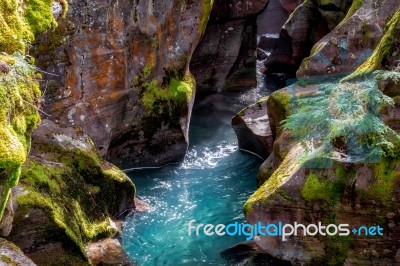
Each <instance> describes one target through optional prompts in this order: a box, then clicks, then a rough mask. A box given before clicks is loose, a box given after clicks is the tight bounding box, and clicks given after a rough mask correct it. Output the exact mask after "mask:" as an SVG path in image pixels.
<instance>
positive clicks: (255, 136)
mask: <svg viewBox="0 0 400 266" xmlns="http://www.w3.org/2000/svg"><path fill="white" fill-rule="evenodd" d="M267 99H268V97H265V98H263V99H261V100H259V101H258V102H257V103H255V104H253V105H250V106H249V107H246V108H244V109H243V110H242V111H240V112H239V113H238V114H237V115H236V116H235V117H234V118H233V119H232V127H233V130H235V133H236V135H237V137H238V141H239V149H241V150H244V151H247V152H251V153H254V154H256V155H258V156H259V157H261V158H262V159H264V160H265V159H267V157H268V156H269V155H270V154H271V152H272V149H273V148H272V146H273V137H272V131H271V128H270V125H269V118H268V113H267Z"/></svg>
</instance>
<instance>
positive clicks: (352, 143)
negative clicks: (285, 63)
mask: <svg viewBox="0 0 400 266" xmlns="http://www.w3.org/2000/svg"><path fill="white" fill-rule="evenodd" d="M294 86H296V85H294ZM383 105H385V106H393V105H394V101H393V99H392V98H390V97H388V96H386V95H384V94H383V93H382V92H381V91H380V90H379V89H378V85H377V80H376V79H366V80H363V81H358V82H345V83H339V82H330V83H323V84H321V85H319V86H318V90H317V91H316V92H315V93H314V94H312V95H306V96H299V97H296V95H293V97H292V100H291V107H292V110H291V115H290V116H289V117H288V118H287V119H286V120H284V121H283V122H282V125H283V128H284V129H287V130H289V131H290V132H291V133H292V135H293V136H294V138H295V139H296V140H297V141H298V142H300V143H302V144H303V146H304V147H306V151H307V152H306V154H305V155H304V158H303V159H305V160H309V159H311V158H314V159H318V158H328V159H333V158H336V159H337V156H340V157H341V159H343V160H346V161H348V162H377V161H379V160H380V158H381V156H396V155H397V154H398V152H399V147H400V137H399V135H398V134H397V133H396V132H395V131H394V130H392V129H391V128H390V127H388V126H387V125H385V124H384V123H383V121H382V120H381V119H380V107H381V106H383Z"/></svg>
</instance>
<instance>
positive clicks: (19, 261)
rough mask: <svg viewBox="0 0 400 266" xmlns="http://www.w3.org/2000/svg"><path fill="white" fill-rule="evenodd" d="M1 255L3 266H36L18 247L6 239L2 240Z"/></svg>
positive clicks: (0, 260) (0, 245) (0, 244)
mask: <svg viewBox="0 0 400 266" xmlns="http://www.w3.org/2000/svg"><path fill="white" fill-rule="evenodd" d="M0 254H1V255H0V264H1V265H16V266H36V264H35V263H33V261H32V260H31V259H29V258H28V257H26V256H25V255H24V253H22V251H21V250H20V249H19V248H18V247H17V246H15V245H14V244H12V243H10V242H8V241H7V240H5V239H0Z"/></svg>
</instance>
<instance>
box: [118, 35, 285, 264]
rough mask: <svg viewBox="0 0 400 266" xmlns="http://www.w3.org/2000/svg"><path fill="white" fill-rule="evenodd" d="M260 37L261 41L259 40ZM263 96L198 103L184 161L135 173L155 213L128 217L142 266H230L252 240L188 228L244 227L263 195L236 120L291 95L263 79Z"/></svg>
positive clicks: (133, 253) (134, 253)
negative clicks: (281, 94)
mask: <svg viewBox="0 0 400 266" xmlns="http://www.w3.org/2000/svg"><path fill="white" fill-rule="evenodd" d="M259 37H260V36H259ZM262 68H263V61H257V72H258V73H257V83H258V86H257V87H256V88H253V89H250V90H246V91H244V92H240V93H228V94H227V93H225V94H213V95H208V96H196V103H195V105H194V108H193V113H192V119H191V124H190V133H189V139H190V146H189V149H188V152H187V154H186V157H185V159H184V161H183V162H182V163H181V164H179V165H170V166H166V167H164V168H161V169H151V170H140V171H134V172H131V173H129V176H130V177H131V178H132V180H133V181H134V183H135V185H136V187H137V194H138V197H139V198H140V199H141V200H143V201H145V202H147V203H148V204H150V205H151V206H152V210H151V211H149V212H143V213H136V214H134V215H130V216H128V218H127V220H126V226H125V228H124V230H123V233H122V242H123V246H124V249H125V250H126V252H127V253H128V254H129V256H130V257H131V258H132V259H133V260H135V261H136V262H137V263H138V265H139V266H142V265H143V266H144V265H190V266H192V265H225V261H224V260H223V259H222V258H221V257H220V252H221V251H223V250H224V249H226V248H229V247H230V246H232V245H235V244H237V243H239V242H241V241H244V240H245V236H237V237H231V236H227V235H225V236H215V235H214V236H204V235H203V234H202V235H200V236H195V235H191V236H189V235H188V223H189V221H191V220H193V219H194V220H196V221H195V223H194V224H200V223H202V224H214V225H217V224H225V225H227V224H230V223H233V222H238V223H243V222H244V221H245V217H244V215H243V204H244V203H245V201H246V200H247V199H248V198H249V196H250V195H251V194H252V193H253V192H254V191H255V190H256V174H257V170H258V168H259V166H260V165H261V163H262V161H261V160H260V159H258V158H256V157H255V156H253V155H249V154H246V153H243V152H241V151H239V149H238V145H237V138H236V135H235V133H234V131H233V129H232V127H231V119H232V117H233V116H234V115H235V114H236V113H237V112H239V111H240V110H241V109H242V108H244V107H245V106H247V105H249V104H253V103H255V102H256V101H257V100H258V99H259V98H261V97H263V96H266V95H269V94H271V93H272V91H274V90H276V89H278V88H280V87H283V85H284V84H282V80H281V78H280V77H275V78H274V77H266V76H265V75H263V74H262V73H261V69H262Z"/></svg>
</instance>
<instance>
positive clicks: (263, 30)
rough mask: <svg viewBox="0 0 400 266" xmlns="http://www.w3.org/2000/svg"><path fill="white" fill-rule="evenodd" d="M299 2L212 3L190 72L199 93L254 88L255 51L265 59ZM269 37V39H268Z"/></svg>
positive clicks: (288, 0) (224, 1) (255, 82)
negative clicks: (277, 34) (276, 35)
mask: <svg viewBox="0 0 400 266" xmlns="http://www.w3.org/2000/svg"><path fill="white" fill-rule="evenodd" d="M298 4H299V1H298V0H285V1H279V0H271V1H270V0H264V1H261V0H260V1H236V0H235V1H227V0H220V1H215V3H214V6H213V9H212V12H211V16H210V21H209V23H208V25H207V29H206V33H205V36H204V38H203V40H202V41H201V43H200V44H199V46H198V47H197V49H196V51H195V53H194V55H193V58H192V61H191V66H190V67H191V70H192V72H193V74H194V76H195V78H196V80H197V89H198V92H217V91H218V92H221V91H229V90H231V91H232V90H241V89H246V88H251V87H255V86H256V85H257V78H256V72H257V71H256V51H257V54H258V55H257V58H258V59H265V58H266V57H267V54H266V52H265V51H267V50H270V49H272V48H273V47H274V46H275V44H276V40H277V38H276V37H274V35H275V34H276V33H279V31H280V29H281V27H282V26H283V24H284V23H285V21H286V20H287V18H288V16H289V14H290V13H291V12H292V11H293V10H294V8H295V7H296V6H297V5H298ZM271 36H272V37H271Z"/></svg>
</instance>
